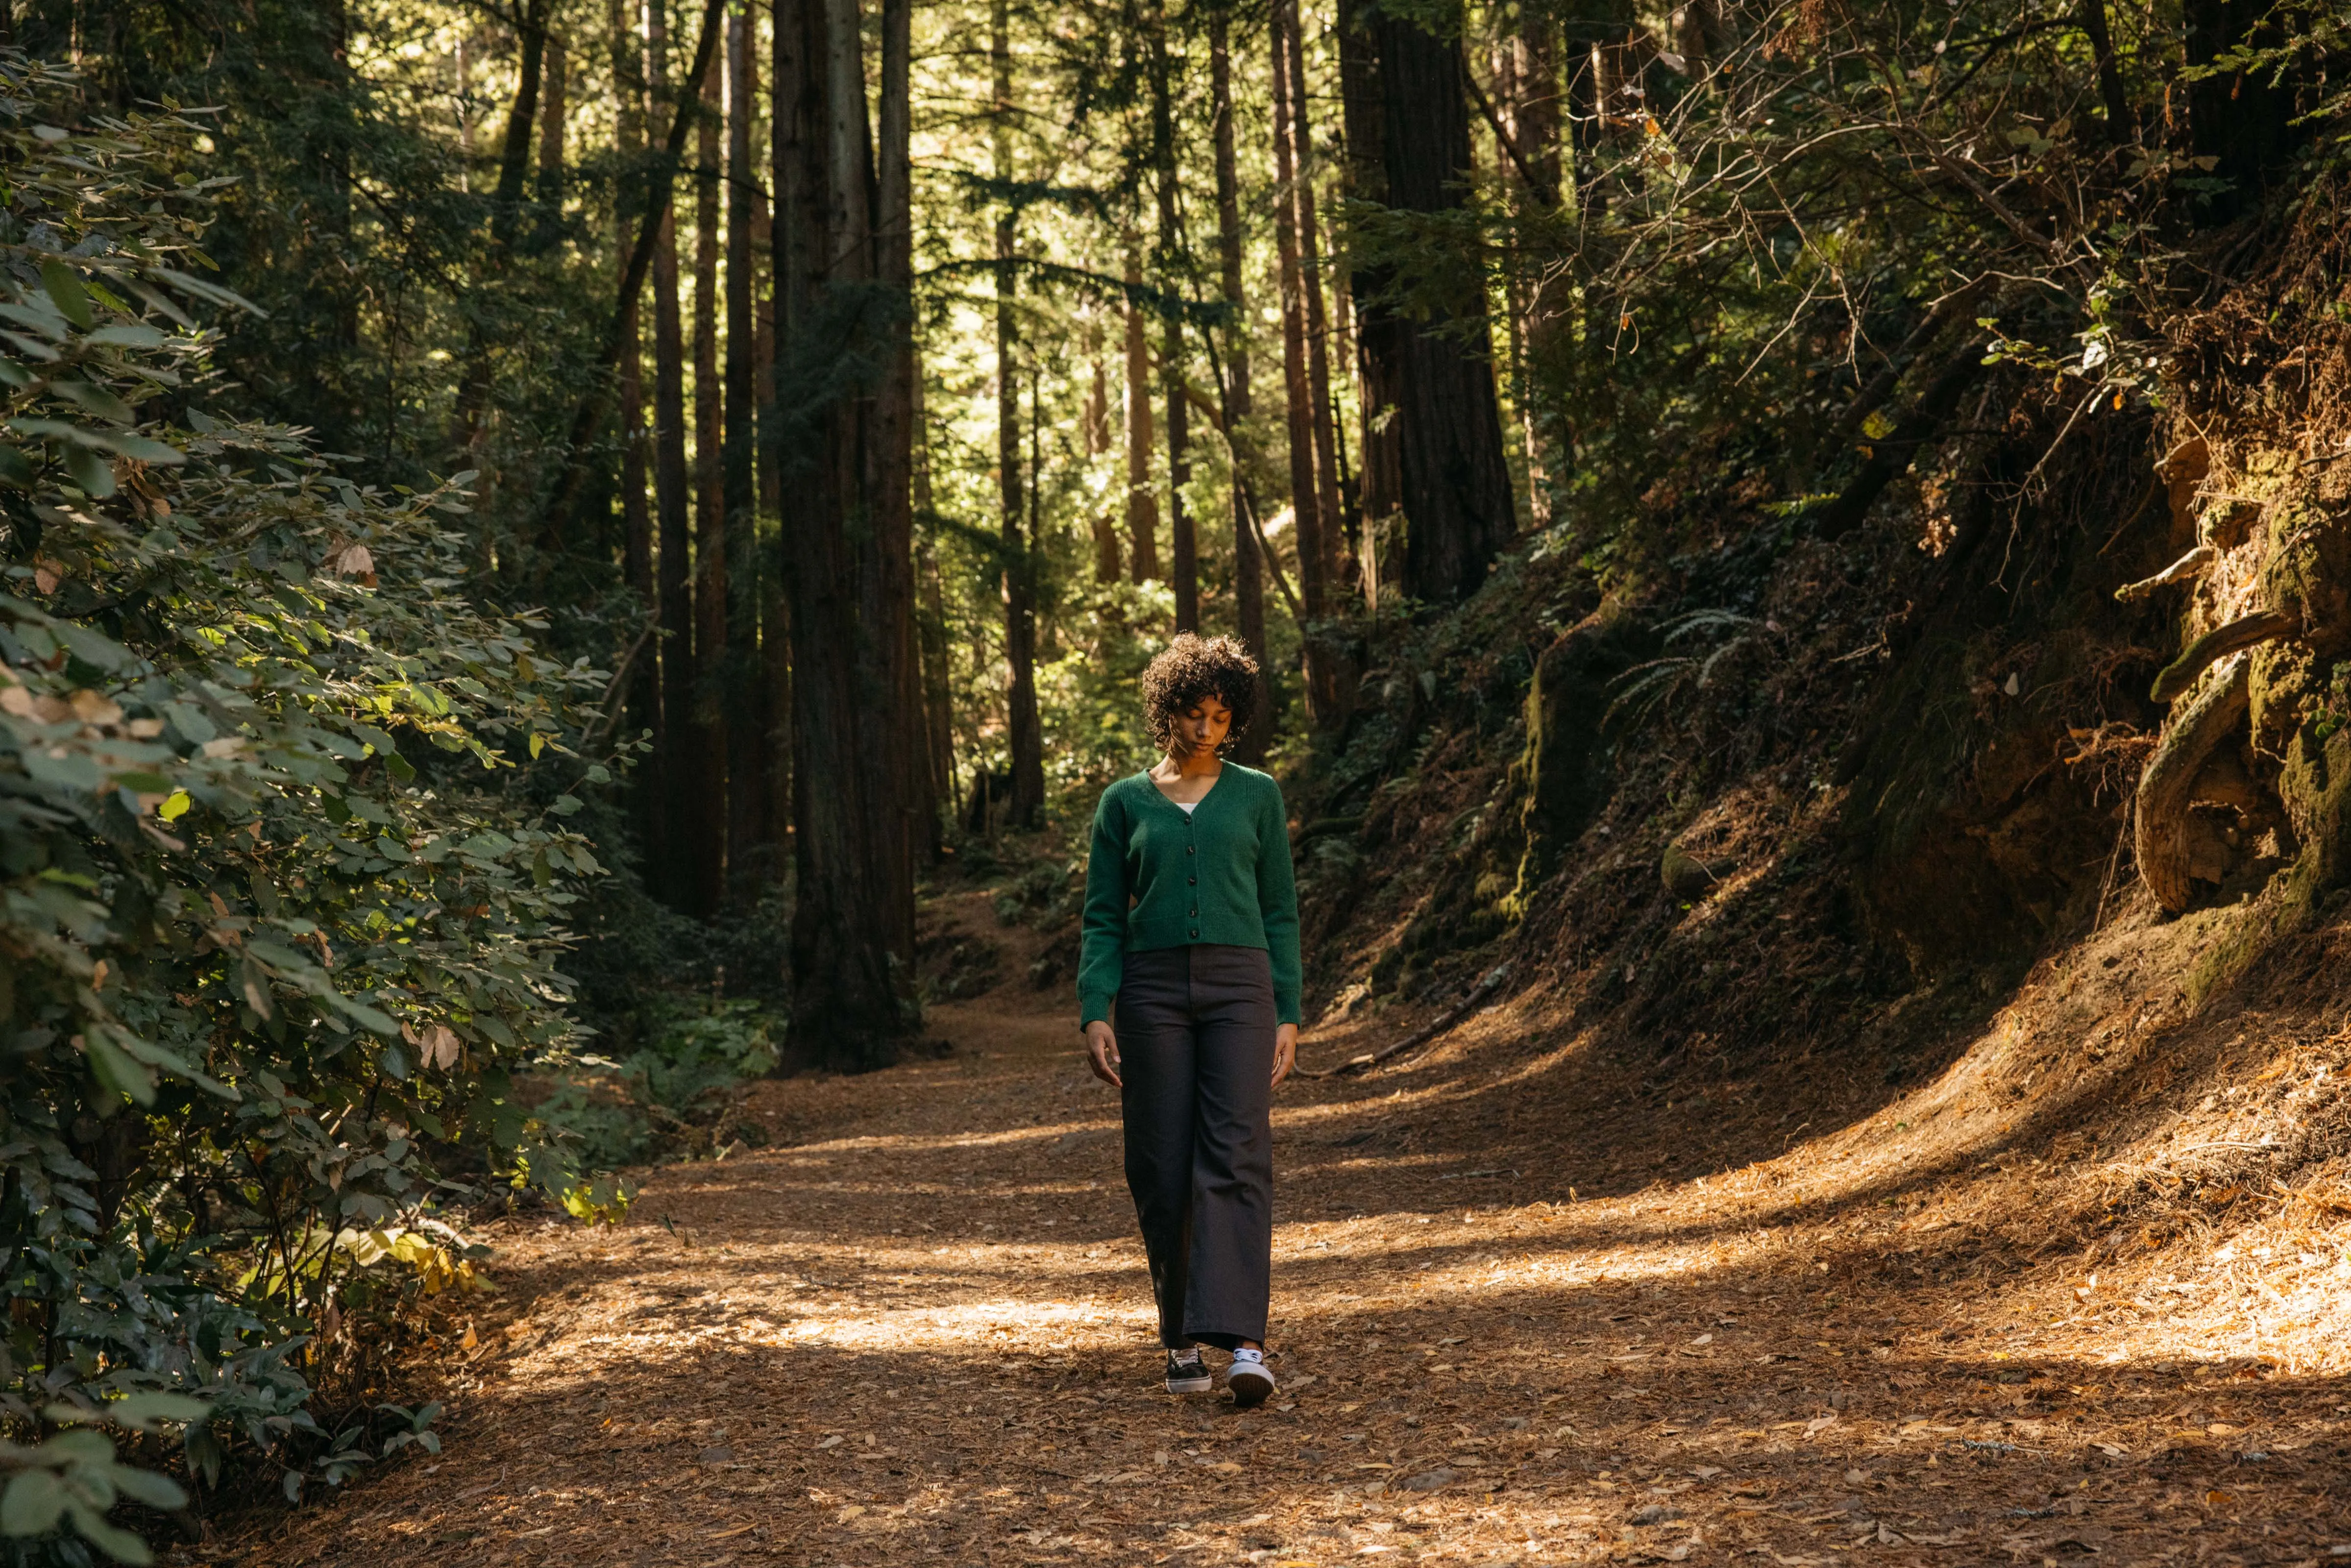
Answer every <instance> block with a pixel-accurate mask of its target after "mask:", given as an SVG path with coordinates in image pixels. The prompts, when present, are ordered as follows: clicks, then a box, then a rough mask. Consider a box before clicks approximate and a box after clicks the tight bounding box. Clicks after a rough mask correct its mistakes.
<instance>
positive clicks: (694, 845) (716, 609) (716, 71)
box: [686, 61, 727, 917]
mask: <svg viewBox="0 0 2351 1568" xmlns="http://www.w3.org/2000/svg"><path fill="white" fill-rule="evenodd" d="M724 75H725V71H724V65H723V62H719V61H714V62H712V65H711V68H710V69H708V70H707V71H705V72H704V73H703V77H702V79H701V81H699V82H697V83H693V84H690V85H689V87H688V89H687V90H688V91H691V92H697V93H699V94H700V96H701V101H702V117H701V119H700V120H697V121H696V122H695V138H694V140H695V173H694V193H695V201H694V673H695V688H694V708H693V713H692V716H691V721H692V728H691V730H690V733H689V737H688V740H687V745H688V747H689V748H690V749H691V752H692V755H693V758H694V781H693V789H692V794H691V798H690V799H689V800H688V801H687V806H686V809H687V812H688V820H689V822H690V824H691V837H690V838H689V839H688V840H687V843H686V860H687V867H686V870H687V875H688V877H689V878H690V881H689V883H688V886H689V888H690V890H691V891H690V893H689V894H688V897H687V902H686V907H687V908H688V909H689V910H690V911H691V912H692V913H694V914H695V915H703V916H705V917H707V916H709V915H715V914H716V913H717V911H718V906H719V904H721V903H723V902H724V901H725V899H726V815H727V812H726V795H727V790H726V672H727V659H726V495H725V485H724V482H723V479H722V476H721V469H722V465H721V457H722V453H721V450H720V449H721V447H722V445H723V440H722V436H721V434H720V425H721V417H722V412H723V406H724V405H723V396H722V388H721V384H720V382H719V371H718V291H719V285H718V258H719V247H720V244H721V238H720V233H719V201H718V187H719V160H720V157H721V153H720V142H721V140H722V136H721V133H722V131H723V130H724V128H725V126H726V109H725V102H724V98H723V90H724V89H723V78H724Z"/></svg>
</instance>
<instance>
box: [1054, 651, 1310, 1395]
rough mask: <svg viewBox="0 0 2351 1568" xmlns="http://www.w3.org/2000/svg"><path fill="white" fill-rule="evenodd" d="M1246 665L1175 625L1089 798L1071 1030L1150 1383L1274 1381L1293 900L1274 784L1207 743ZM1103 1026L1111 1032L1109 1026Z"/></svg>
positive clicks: (1293, 1050) (1229, 715) (1243, 685)
mask: <svg viewBox="0 0 2351 1568" xmlns="http://www.w3.org/2000/svg"><path fill="white" fill-rule="evenodd" d="M1257 675H1258V669H1257V662H1256V661H1255V660H1254V659H1252V658H1250V657H1249V652H1248V650H1247V649H1245V648H1244V647H1243V646H1242V645H1241V644H1240V643H1237V642H1234V641H1233V640H1232V639H1231V638H1228V637H1217V638H1213V639H1206V640H1204V639H1202V638H1199V637H1195V636H1193V635H1192V634H1190V633H1189V632H1186V633H1185V634H1183V635H1181V636H1179V637H1177V638H1176V639H1175V642H1173V643H1170V644H1168V647H1167V650H1166V651H1165V653H1161V654H1160V655H1159V656H1158V657H1157V658H1155V659H1154V660H1152V661H1151V667H1150V668H1149V669H1147V670H1145V671H1144V674H1143V706H1144V721H1145V723H1146V724H1147V725H1148V726H1149V727H1150V730H1151V738H1152V740H1153V742H1154V743H1155V744H1156V745H1157V746H1158V747H1159V748H1160V749H1161V751H1162V752H1163V753H1164V755H1163V756H1162V758H1161V759H1160V761H1159V762H1158V764H1157V765H1156V766H1155V767H1153V768H1150V769H1149V770H1148V771H1146V772H1143V773H1137V774H1135V775H1134V777H1133V778H1131V779H1120V780H1119V781H1118V782H1117V783H1115V784H1113V785H1112V786H1111V787H1110V788H1109V789H1105V790H1103V791H1102V804H1101V805H1100V806H1099V807H1098V808H1096V810H1095V811H1094V829H1093V844H1092V852H1091V854H1090V855H1089V857H1088V860H1087V862H1086V915H1085V936H1084V943H1083V946H1082V948H1081V954H1080V957H1079V961H1078V1002H1079V1008H1080V1019H1079V1023H1080V1025H1081V1027H1082V1028H1083V1029H1084V1030H1085V1032H1086V1056H1087V1059H1088V1060H1089V1061H1091V1062H1092V1066H1093V1070H1094V1076H1095V1077H1097V1078H1099V1079H1101V1080H1102V1082H1105V1083H1107V1084H1109V1085H1110V1086H1111V1087H1113V1089H1116V1090H1118V1091H1119V1092H1120V1097H1121V1100H1122V1103H1123V1109H1124V1117H1125V1123H1126V1185H1127V1187H1128V1190H1129V1191H1131V1192H1133V1193H1134V1211H1135V1215H1136V1218H1139V1219H1140V1220H1141V1221H1142V1224H1143V1245H1144V1251H1145V1252H1146V1253H1147V1254H1148V1255H1149V1257H1150V1260H1151V1285H1152V1290H1153V1292H1154V1293H1155V1295H1156V1296H1157V1297H1158V1301H1159V1343H1161V1344H1162V1345H1164V1346H1165V1348H1166V1351H1167V1391H1168V1392H1169V1393H1170V1394H1205V1393H1207V1391H1208V1388H1209V1385H1210V1376H1209V1372H1208V1368H1207V1364H1205V1363H1203V1361H1202V1360H1201V1358H1200V1346H1201V1345H1203V1344H1212V1345H1215V1346H1217V1347H1218V1348H1219V1349H1222V1350H1228V1351H1230V1352H1232V1355H1233V1361H1232V1364H1231V1366H1230V1367H1228V1369H1227V1371H1226V1384H1227V1385H1228V1387H1230V1388H1231V1389H1232V1391H1233V1399H1234V1402H1235V1403H1237V1404H1238V1405H1240V1406H1244V1407H1247V1406H1252V1405H1259V1404H1262V1403H1264V1401H1265V1398H1266V1396H1268V1395H1270V1394H1271V1393H1272V1392H1273V1387H1274V1379H1273V1374H1272V1372H1271V1371H1270V1370H1269V1369H1268V1368H1267V1366H1266V1364H1265V1321H1266V1300H1267V1297H1268V1295H1269V1294H1270V1291H1271V1289H1272V1272H1273V1129H1272V1125H1271V1121H1270V1117H1271V1101H1272V1091H1273V1087H1274V1085H1275V1084H1277V1083H1280V1082H1281V1081H1282V1080H1283V1079H1284V1078H1286V1077H1288V1076H1289V1075H1290V1066H1291V1064H1292V1062H1293V1061H1296V1059H1297V1054H1298V989H1299V986H1298V974H1299V970H1298V897H1297V892H1296V889H1295V887H1294V886H1293V885H1292V883H1291V881H1290V830H1289V821H1288V816H1287V814H1286V813H1285V812H1284V810H1283V809H1282V804H1281V788H1280V785H1278V784H1276V783H1275V782H1274V781H1273V779H1271V778H1270V777H1269V776H1268V775H1266V774H1263V773H1259V772H1258V771H1256V770H1255V769H1254V768H1243V767H1242V766H1240V765H1239V764H1238V763H1237V762H1227V761H1225V760H1223V758H1222V756H1221V753H1222V752H1223V751H1224V749H1225V748H1226V747H1228V746H1229V745H1230V744H1231V743H1232V741H1233V740H1234V739H1235V738H1236V737H1238V736H1240V735H1241V734H1242V733H1244V732H1245V731H1246V730H1247V729H1248V728H1249V720H1250V719H1251V718H1252V717H1253V716H1255V712H1256V707H1257V693H1258V679H1257ZM1113 1019H1115V1025H1114V1026H1113Z"/></svg>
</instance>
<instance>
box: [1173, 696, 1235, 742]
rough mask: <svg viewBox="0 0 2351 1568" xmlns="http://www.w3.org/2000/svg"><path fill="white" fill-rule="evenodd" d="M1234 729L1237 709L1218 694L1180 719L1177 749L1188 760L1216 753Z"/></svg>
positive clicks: (1196, 704) (1202, 700)
mask: <svg viewBox="0 0 2351 1568" xmlns="http://www.w3.org/2000/svg"><path fill="white" fill-rule="evenodd" d="M1232 727H1233V710H1232V709H1230V708H1228V707H1227V706H1225V699H1224V698H1222V697H1220V696H1218V695H1216V694H1215V693H1214V692H1211V693H1209V694H1208V695H1207V696H1204V697H1202V698H1201V699H1200V700H1199V701H1198V702H1196V703H1194V704H1193V705H1192V706H1190V707H1187V708H1186V709H1184V710H1183V711H1182V712H1180V713H1178V714H1177V715H1176V716H1175V749H1176V751H1177V752H1178V754H1179V755H1182V756H1185V757H1197V756H1200V755H1202V754H1203V752H1211V753H1212V752H1214V751H1215V750H1216V748H1217V747H1219V746H1222V745H1223V744H1224V743H1225V736H1226V734H1227V733H1228V731H1230V730H1231V728H1232Z"/></svg>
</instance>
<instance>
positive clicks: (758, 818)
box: [716, 12, 776, 903]
mask: <svg viewBox="0 0 2351 1568" xmlns="http://www.w3.org/2000/svg"><path fill="white" fill-rule="evenodd" d="M751 30H752V29H751V18H750V17H749V16H746V15H744V14H742V13H740V12H737V13H733V14H731V15H729V16H728V17H727V21H726V175H727V178H726V408H725V413H724V420H725V429H724V433H723V448H722V451H721V453H720V460H719V468H720V473H719V499H720V502H721V506H722V510H723V513H724V517H725V523H726V647H727V649H728V657H727V659H726V664H725V666H724V667H723V668H722V669H720V670H718V671H717V672H716V675H717V679H718V685H719V690H720V695H721V697H722V699H723V702H724V705H725V707H724V711H725V713H726V724H725V725H724V727H723V733H724V736H725V742H726V870H727V887H726V893H727V895H728V896H729V897H730V898H739V899H741V900H743V901H744V902H746V903H749V902H752V901H754V900H756V899H757V897H758V892H757V884H758V883H764V882H766V881H768V879H769V878H771V877H772V876H773V875H774V873H775V869H776V868H775V841H774V840H773V839H772V838H771V837H769V835H768V758H769V747H768V735H767V733H766V728H767V727H766V726H765V725H764V724H763V723H761V722H760V721H759V718H760V705H759V694H758V679H757V671H758V667H759V665H758V649H759V634H760V627H759V604H760V597H761V589H760V582H759V508H758V459H757V455H756V454H755V452H754V451H753V448H754V446H755V445H756V444H757V443H758V373H759V371H758V359H759V329H758V322H757V320H756V319H755V318H754V312H753V302H752V294H753V288H754V277H753V272H754V268H753V260H754V258H753V256H752V236H753V235H756V234H757V233H758V223H757V222H756V220H755V218H754V216H753V214H752V211H751V195H752V192H753V190H754V189H755V188H756V186H757V183H758V174H757V172H755V171H754V169H753V167H752V163H751V122H752V119H753V117H754V115H756V114H757V112H758V102H759V87H758V73H757V71H756V70H755V69H754V68H753V66H752V49H751Z"/></svg>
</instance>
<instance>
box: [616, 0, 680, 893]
mask: <svg viewBox="0 0 2351 1568" xmlns="http://www.w3.org/2000/svg"><path fill="white" fill-rule="evenodd" d="M607 11H608V16H607V18H606V25H607V26H608V27H609V28H610V30H611V46H612V48H611V52H612V82H613V91H614V96H615V98H616V99H617V102H616V104H615V106H614V107H615V110H616V120H617V125H616V127H615V130H616V132H617V140H618V144H619V151H620V155H621V170H622V173H621V179H620V182H619V185H618V192H617V195H616V197H615V201H614V206H615V213H614V216H615V218H616V219H617V221H616V222H615V224H614V225H613V227H614V232H615V235H616V236H617V240H618V243H617V244H616V245H615V246H614V247H613V248H614V250H615V252H616V253H617V254H616V255H615V256H614V258H613V259H614V270H615V271H617V272H618V273H619V274H620V276H621V277H622V280H623V281H624V282H625V280H626V279H627V277H628V270H629V256H630V253H631V252H632V251H633V250H634V249H635V248H636V244H637V231H638V230H639V229H640V228H641V227H642V226H643V223H644V216H645V195H644V171H643V159H644V141H645V99H644V92H645V89H644V82H645V76H644V58H645V57H644V41H643V37H641V36H640V35H639V33H638V30H637V17H638V15H639V12H638V7H637V5H636V4H635V0H609V5H608V6H607ZM616 368H617V371H618V378H617V379H618V381H619V382H620V386H619V395H620V405H621V532H622V554H621V561H622V578H623V579H624V580H626V581H627V583H628V586H629V592H630V594H631V596H632V598H633V599H634V600H635V601H636V603H637V606H638V607H639V610H640V611H641V612H643V613H644V614H646V615H647V616H651V615H652V614H653V610H654V606H655V605H656V603H657V602H658V599H657V597H656V592H655V590H654V587H653V509H652V507H649V506H648V505H647V504H646V497H645V479H646V474H645V438H644V428H645V396H644V345H643V340H642V334H641V333H640V332H639V330H638V323H637V302H636V300H635V298H633V297H631V298H627V299H626V300H624V301H623V303H622V312H621V360H620V364H619V365H618V366H617V367H616ZM656 626H657V623H656ZM632 641H634V638H633V635H632ZM661 653H662V650H661V643H660V641H659V638H658V636H654V637H650V638H648V639H647V640H646V641H645V642H644V643H643V646H642V648H641V650H640V651H639V653H637V657H636V660H635V662H634V663H633V664H631V665H630V667H629V693H628V696H627V699H626V700H627V702H628V705H629V709H628V711H629V716H630V722H631V723H632V725H633V726H635V727H636V728H638V729H639V730H645V729H650V730H652V731H653V756H654V763H653V768H649V769H647V773H648V775H649V777H648V778H646V779H641V780H640V781H639V783H638V786H637V789H636V796H635V800H636V815H637V825H638V832H639V836H640V838H641V840H642V841H643V846H644V863H645V866H646V868H647V878H648V881H650V880H651V878H652V877H653V876H654V875H655V874H657V873H656V871H655V868H658V867H660V866H662V865H664V864H665V863H666V862H667V861H668V858H669V856H668V844H667V826H668V824H667V822H666V821H665V820H664V816H663V812H662V810H661V800H660V793H659V790H658V789H657V788H656V787H655V785H654V783H653V779H656V778H658V769H659V768H660V766H661V762H660V758H662V757H663V756H664V755H666V753H667V751H668V739H667V731H666V730H665V728H664V726H663V724H662V716H661Z"/></svg>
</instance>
